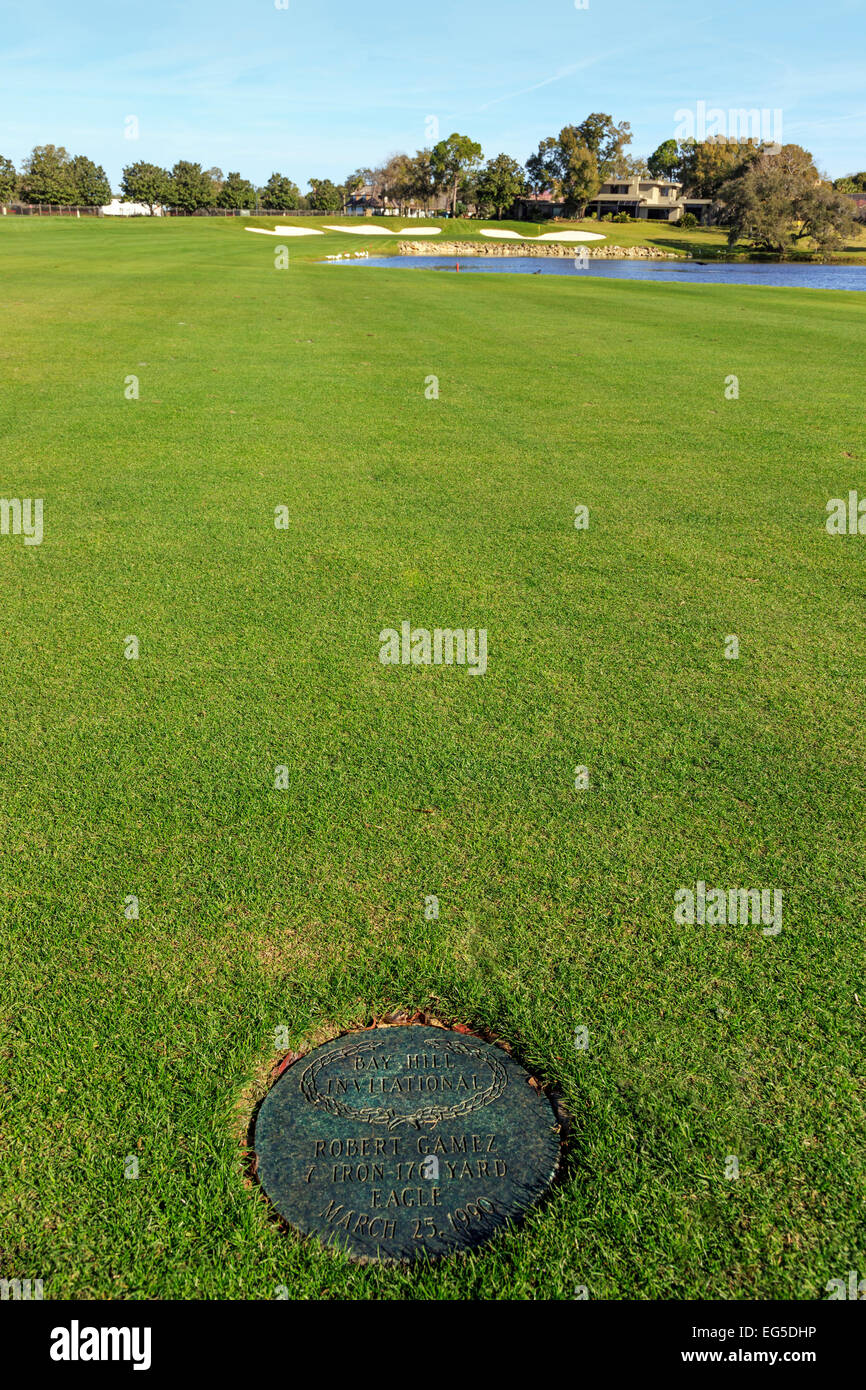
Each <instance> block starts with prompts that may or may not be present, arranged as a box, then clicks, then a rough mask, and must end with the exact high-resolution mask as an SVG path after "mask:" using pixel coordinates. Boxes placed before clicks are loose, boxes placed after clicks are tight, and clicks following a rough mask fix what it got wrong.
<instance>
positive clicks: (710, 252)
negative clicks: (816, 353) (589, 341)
mask: <svg viewBox="0 0 866 1390" xmlns="http://www.w3.org/2000/svg"><path fill="white" fill-rule="evenodd" d="M244 220H245V221H246V219H244ZM364 220H365V221H370V222H372V223H373V224H374V225H378V226H381V227H387V228H388V229H389V230H392V231H393V229H394V227H395V226H400V227H401V228H402V227H406V228H408V229H410V231H407V234H406V238H405V239H406V240H407V241H411V240H412V237H411V227H412V219H407V220H406V221H404V222H398V220H397V219H396V218H394V217H377V218H370V219H364ZM360 222H361V219H359V218H352V217H340V216H339V214H336V213H335V214H334V216H333V217H324V218H318V217H295V218H293V217H292V216H291V214H289V213H287V214H286V215H285V217H253V218H250V225H251V226H254V227H274V226H283V225H287V226H297V227H323V226H325V225H326V224H327V223H331V224H332V225H334V226H337V225H340V224H343V225H349V226H352V225H355V224H356V223H360ZM418 225H419V226H422V227H423V226H431V227H432V226H439V227H442V228H443V231H442V233H441V235H440V238H439V240H441V241H445V240H448V241H454V240H459V241H478V242H484V241H486V240H487V238H486V237H482V235H481V228H482V227H486V228H488V229H494V230H500V231H502V230H506V231H512V232H518V233H520V234H522V235H525V236H528V237H535V236H537V235H538V233H539V232H549V231H566V230H569V229H572V228H577V229H578V230H582V231H585V232H596V233H599V232H600V233H601V235H602V236H603V237H605V239H606V240H607V242H608V243H609V244H610V245H612V246H623V247H628V246H658V247H660V248H661V249H662V250H664V251H674V252H677V253H679V254H680V255H683V256H694V257H696V258H698V259H700V260H715V259H716V258H717V257H721V258H722V259H729V258H730V257H731V256H736V257H738V258H743V257H745V256H746V253H745V251H744V250H743V248H739V249H738V250H737V251H736V252H732V251H731V249H730V247H729V246H728V239H727V236H726V234H725V232H724V231H723V230H722V229H721V228H719V227H693V228H692V229H691V230H689V229H688V228H682V227H677V226H674V225H672V224H670V223H663V222H597V221H593V220H591V219H587V220H585V221H583V222H569V221H561V222H543V223H541V222H507V221H503V222H478V221H474V220H472V219H463V218H455V219H453V220H452V219H450V218H446V219H444V220H443V219H442V218H437V217H430V218H424V219H419V222H418ZM329 235H330V234H329ZM434 240H435V238H434ZM396 242H397V238H396V237H394V238H393V240H391V239H390V238H388V237H379V236H376V235H375V234H374V235H373V236H371V237H370V238H369V240H365V239H363V238H362V237H361V236H359V235H356V234H355V235H349V236H345V237H340V238H339V243H338V247H337V249H338V250H343V249H344V248H345V247H347V246H349V245H350V244H351V246H352V247H353V248H355V249H361V248H363V247H364V246H367V245H369V246H370V247H371V248H372V247H376V249H377V253H378V254H379V255H387V254H396ZM321 246H322V243H321V242H320V241H319V239H318V238H317V237H309V238H304V239H301V238H299V239H297V240H293V241H292V250H293V253H294V252H295V249H296V248H297V251H298V255H299V256H300V257H301V258H303V259H307V258H309V257H310V256H311V255H312V254H316V255H318V254H319V250H320V247H321ZM301 248H303V250H301ZM331 249H332V248H331V247H328V250H331ZM800 256H801V258H804V259H805V258H807V253H806V251H805V250H803V251H802V252H801V253H800ZM793 259H797V257H796V256H795V257H793ZM835 259H836V260H838V261H843V262H848V263H852V264H853V263H857V262H866V228H864V229H863V230H862V231H861V232H859V234H858V235H857V236H856V237H855V238H854V240H853V241H852V242H851V243H850V244H849V245H847V246H846V247H845V249H844V251H841V252H839V254H838V256H836V257H835Z"/></svg>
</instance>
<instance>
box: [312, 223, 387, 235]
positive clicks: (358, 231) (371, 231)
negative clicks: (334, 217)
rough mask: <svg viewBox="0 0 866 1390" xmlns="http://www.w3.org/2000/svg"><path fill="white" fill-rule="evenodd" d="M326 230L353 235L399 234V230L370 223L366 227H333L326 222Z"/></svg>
mask: <svg viewBox="0 0 866 1390" xmlns="http://www.w3.org/2000/svg"><path fill="white" fill-rule="evenodd" d="M325 231H326V232H349V233H350V235H351V236H398V235H399V233H398V232H392V231H391V230H390V228H388V227H376V226H374V225H373V224H372V223H368V225H367V226H366V227H364V226H361V227H331V226H329V225H328V224H327V223H326V224H325Z"/></svg>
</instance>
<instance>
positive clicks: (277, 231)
mask: <svg viewBox="0 0 866 1390" xmlns="http://www.w3.org/2000/svg"><path fill="white" fill-rule="evenodd" d="M244 231H245V232H258V233H259V234H260V235H261V236H324V233H323V232H320V231H319V229H318V227H274V229H273V230H271V228H270V227H244Z"/></svg>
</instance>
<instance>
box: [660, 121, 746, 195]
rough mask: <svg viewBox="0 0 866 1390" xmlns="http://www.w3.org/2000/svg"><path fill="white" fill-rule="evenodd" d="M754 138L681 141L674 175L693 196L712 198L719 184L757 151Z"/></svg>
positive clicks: (739, 172) (736, 173)
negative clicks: (678, 159) (678, 160)
mask: <svg viewBox="0 0 866 1390" xmlns="http://www.w3.org/2000/svg"><path fill="white" fill-rule="evenodd" d="M758 148H759V147H758V145H757V144H756V143H755V141H754V140H745V139H743V140H727V139H726V138H725V137H724V136H722V135H717V136H710V137H709V139H707V140H700V141H697V140H684V141H683V142H682V144H681V145H680V162H679V170H678V176H679V179H680V182H681V183H682V184H683V186H684V188H685V191H686V192H687V193H690V194H691V196H692V197H693V198H715V196H716V194H717V193H718V191H719V189H720V188H721V186H722V184H723V183H727V181H728V180H729V179H733V178H736V177H737V176H738V175H739V174H741V173H743V172H744V170H745V169H746V168H747V167H748V165H749V164H750V163H751V161H752V160H753V159H755V158H756V156H757V154H758Z"/></svg>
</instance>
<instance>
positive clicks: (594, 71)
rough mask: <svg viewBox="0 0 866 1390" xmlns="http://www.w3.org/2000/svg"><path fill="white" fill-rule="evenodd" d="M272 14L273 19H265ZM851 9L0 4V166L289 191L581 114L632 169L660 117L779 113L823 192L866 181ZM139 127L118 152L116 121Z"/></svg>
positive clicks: (556, 125)
mask: <svg viewBox="0 0 866 1390" xmlns="http://www.w3.org/2000/svg"><path fill="white" fill-rule="evenodd" d="M278 2H279V3H282V0H278ZM864 9H866V0H826V3H823V4H820V5H816V4H813V3H805V0H789V3H786V4H781V3H779V2H778V0H733V3H726V4H724V5H722V4H719V3H718V0H715V3H713V4H712V5H709V4H705V5H701V4H700V3H698V4H694V3H691V2H690V3H686V2H685V0H657V3H649V2H648V0H644V3H639V0H589V7H588V8H587V9H583V10H578V9H576V8H575V3H574V0H439V2H438V3H437V2H436V0H365V2H364V3H363V4H362V3H359V0H288V8H286V9H277V8H276V4H275V0H171V3H168V0H139V3H129V0H127V3H123V2H122V0H111V3H108V2H107V0H76V3H74V4H69V3H67V4H58V3H55V0H47V2H46V0H40V3H34V0H2V31H0V32H2V38H0V43H2V49H0V52H2V83H0V154H5V155H7V156H8V157H9V158H11V159H13V160H14V162H15V164H16V165H19V164H20V161H21V160H22V158H23V157H24V156H25V155H26V154H27V153H28V152H29V150H30V149H31V148H32V146H33V145H35V144H47V143H53V144H59V145H65V146H66V147H67V149H69V150H70V152H71V153H73V154H87V155H90V156H91V158H93V159H95V160H96V162H97V163H98V164H102V165H103V166H104V167H105V170H106V172H107V174H108V176H109V179H110V180H111V183H112V186H114V187H116V186H117V184H118V182H119V178H120V172H121V169H122V167H123V165H124V164H127V163H131V162H133V161H134V160H137V159H147V160H151V161H153V162H154V163H157V164H162V165H165V166H171V165H172V164H173V163H174V162H175V160H177V159H192V160H197V161H199V162H200V163H201V164H202V165H203V166H204V167H205V168H208V167H211V166H212V165H218V166H219V167H220V168H221V169H223V171H224V172H228V170H230V169H239V170H240V171H241V173H242V174H244V175H245V176H246V177H248V178H251V179H253V180H254V181H255V182H257V183H263V182H264V181H265V180H266V179H267V178H268V176H269V175H270V174H271V173H272V172H273V171H274V170H279V171H280V172H281V173H284V174H288V175H289V176H290V177H291V178H292V179H294V180H295V182H296V183H298V184H299V185H300V186H301V188H302V189H306V186H307V181H308V180H309V178H310V177H319V178H332V179H334V180H335V181H339V180H341V179H343V178H344V177H345V176H346V175H347V174H348V173H349V172H350V171H351V170H353V169H355V168H356V167H358V166H361V165H367V164H375V163H377V162H379V161H381V160H382V159H384V158H385V157H387V156H388V155H389V154H391V153H393V152H394V151H396V150H401V149H406V150H408V151H410V152H414V151H415V150H416V149H418V148H420V147H421V146H423V145H425V144H429V143H431V140H430V136H429V131H430V129H431V125H430V124H429V118H431V117H435V118H436V120H437V121H438V127H439V132H440V134H441V135H448V134H450V133H451V131H452V130H459V131H460V132H461V133H465V134H468V135H471V136H473V137H474V138H475V139H476V140H479V141H480V142H481V144H482V145H483V147H484V152H485V155H486V156H491V155H494V154H498V153H499V152H500V151H505V152H507V153H509V154H512V155H514V156H515V158H517V159H519V160H521V162H522V161H523V160H525V159H526V157H527V155H529V154H530V153H531V152H532V151H533V149H535V147H536V146H537V144H538V141H539V140H540V139H541V138H543V137H544V136H546V135H550V134H555V133H556V132H557V131H558V130H559V129H560V128H561V127H562V126H563V125H565V124H568V123H575V122H578V121H580V120H582V119H583V117H584V116H585V115H587V114H588V113H589V112H590V111H606V112H609V113H610V114H611V115H613V117H614V118H615V119H616V120H628V121H630V122H631V126H632V131H633V137H634V138H633V144H632V153H635V154H644V155H645V154H648V153H650V152H651V151H652V150H653V149H654V148H655V147H656V146H657V145H658V144H659V143H660V142H661V141H662V140H664V139H666V138H668V137H669V136H671V135H673V134H674V132H675V128H676V124H677V118H676V113H677V111H679V110H686V109H694V108H695V107H696V104H697V103H698V102H699V101H703V102H705V103H706V104H707V106H708V107H719V108H721V109H722V110H725V111H727V110H729V109H731V108H758V109H766V110H768V111H775V110H777V109H779V110H781V112H782V121H783V139H784V140H785V141H793V142H796V143H797V144H802V145H805V146H806V148H807V149H809V150H811V151H812V153H813V154H814V155H815V157H816V159H817V161H818V164H819V167H821V168H822V169H824V170H825V171H826V172H827V173H829V174H830V176H831V177H837V176H839V175H840V174H845V173H848V172H850V171H852V170H855V169H864V168H866V80H864V79H866V15H864ZM130 116H135V117H136V118H137V121H138V130H139V135H138V139H137V140H132V139H129V138H126V136H125V130H126V129H127V128H131V127H128V126H127V118H128V117H130Z"/></svg>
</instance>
